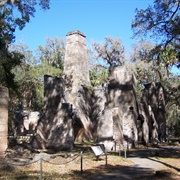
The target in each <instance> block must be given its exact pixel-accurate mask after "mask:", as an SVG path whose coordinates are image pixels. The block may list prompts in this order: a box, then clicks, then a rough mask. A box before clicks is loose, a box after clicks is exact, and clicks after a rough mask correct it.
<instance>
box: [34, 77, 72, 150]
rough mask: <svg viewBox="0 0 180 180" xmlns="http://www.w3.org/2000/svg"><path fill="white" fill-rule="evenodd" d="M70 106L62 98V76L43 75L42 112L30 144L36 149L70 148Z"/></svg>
mask: <svg viewBox="0 0 180 180" xmlns="http://www.w3.org/2000/svg"><path fill="white" fill-rule="evenodd" d="M71 112H72V106H71V105H70V104H68V103H66V102H65V99H64V82H63V79H62V78H57V77H51V76H47V75H45V77H44V114H43V116H42V117H41V119H40V120H39V123H38V127H37V132H36V136H35V137H34V139H33V141H32V145H33V147H34V148H36V149H53V150H63V149H72V148H73V144H74V133H73V128H72V123H73V122H72V118H71Z"/></svg>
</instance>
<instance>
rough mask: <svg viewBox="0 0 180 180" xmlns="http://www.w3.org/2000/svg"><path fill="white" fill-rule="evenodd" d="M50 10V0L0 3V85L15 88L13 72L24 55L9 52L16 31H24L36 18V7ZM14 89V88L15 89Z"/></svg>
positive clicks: (16, 0)
mask: <svg viewBox="0 0 180 180" xmlns="http://www.w3.org/2000/svg"><path fill="white" fill-rule="evenodd" d="M37 5H39V6H40V7H41V8H42V9H44V10H46V9H49V0H31V1H29V0H4V1H1V2H0V70H1V71H0V76H1V78H0V84H2V85H4V86H7V87H11V86H13V87H15V83H14V75H13V73H12V72H11V70H12V69H13V68H14V67H15V66H16V65H20V63H21V59H22V58H23V57H22V56H23V55H22V54H20V53H19V52H13V51H9V49H8V48H9V45H10V44H11V43H12V42H13V41H14V39H15V34H14V33H15V30H16V28H19V29H20V30H22V29H23V28H24V27H25V24H26V23H28V22H29V21H30V18H31V17H34V15H35V11H36V6H37ZM13 89H14V88H13Z"/></svg>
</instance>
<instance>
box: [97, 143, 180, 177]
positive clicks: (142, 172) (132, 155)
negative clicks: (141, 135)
mask: <svg viewBox="0 0 180 180" xmlns="http://www.w3.org/2000/svg"><path fill="white" fill-rule="evenodd" d="M176 148H177V149H178V150H179V151H180V147H170V146H167V147H163V148H155V149H144V150H136V151H132V152H128V154H127V160H129V161H132V162H134V165H131V166H127V167H123V168H122V169H120V170H116V171H114V172H113V173H108V174H104V175H103V176H98V177H96V178H95V179H96V180H109V179H110V180H120V179H121V180H132V179H135V178H140V177H142V176H146V177H147V176H148V175H150V174H155V173H156V171H157V170H158V169H161V168H163V167H165V165H164V164H162V163H160V162H157V161H155V160H152V159H150V158H149V156H158V155H159V154H161V152H162V151H165V150H166V151H169V152H173V151H174V150H177V149H176ZM179 171H180V169H179ZM95 179H94V180H95Z"/></svg>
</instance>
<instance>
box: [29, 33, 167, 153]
mask: <svg viewBox="0 0 180 180" xmlns="http://www.w3.org/2000/svg"><path fill="white" fill-rule="evenodd" d="M44 97H45V98H44V104H45V105H44V115H43V116H42V118H41V119H40V121H39V124H38V127H37V132H36V136H35V137H34V139H33V141H32V145H33V147H34V148H37V149H42V148H45V149H48V148H51V149H56V150H62V149H72V148H73V144H74V141H91V140H93V141H95V142H97V143H103V144H105V146H106V148H107V150H109V151H110V150H112V149H113V148H114V146H115V144H119V146H126V148H131V147H132V146H136V144H137V142H138V140H140V141H143V142H145V144H148V143H149V142H150V141H152V142H155V140H156V139H158V138H164V137H165V127H166V124H165V116H164V115H165V111H164V107H165V103H164V92H163V88H162V86H160V84H157V83H151V84H147V85H145V88H144V90H143V91H142V96H141V101H140V104H138V103H137V98H136V78H135V76H134V74H133V73H132V72H131V71H130V70H129V69H128V68H127V67H122V66H121V67H116V68H114V70H113V71H112V73H111V74H110V76H109V82H108V84H107V88H106V89H104V88H103V87H99V88H92V87H91V85H90V80H89V72H88V58H87V49H86V36H85V35H84V34H83V33H82V32H80V31H72V32H69V33H68V34H67V42H66V53H65V59H64V75H63V76H62V78H57V77H51V76H48V75H46V76H45V77H44ZM157 103H158V104H157Z"/></svg>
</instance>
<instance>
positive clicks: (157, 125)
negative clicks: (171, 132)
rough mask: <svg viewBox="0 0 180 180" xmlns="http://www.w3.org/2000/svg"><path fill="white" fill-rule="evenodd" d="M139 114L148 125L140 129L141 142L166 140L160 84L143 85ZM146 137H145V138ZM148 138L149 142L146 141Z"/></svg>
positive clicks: (162, 92)
mask: <svg viewBox="0 0 180 180" xmlns="http://www.w3.org/2000/svg"><path fill="white" fill-rule="evenodd" d="M141 107H143V108H141V111H140V114H141V115H142V116H143V118H144V119H145V121H144V123H146V124H148V127H147V125H146V126H144V127H143V128H142V130H143V131H145V132H146V133H147V132H149V135H148V137H147V135H146V134H145V133H144V135H143V140H145V141H151V142H152V143H157V141H158V140H159V141H162V140H165V139H166V119H165V94H164V89H163V86H162V85H161V84H160V83H154V82H152V83H148V84H144V89H143V90H142V95H141ZM145 136H146V137H145ZM147 138H149V140H147Z"/></svg>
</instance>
